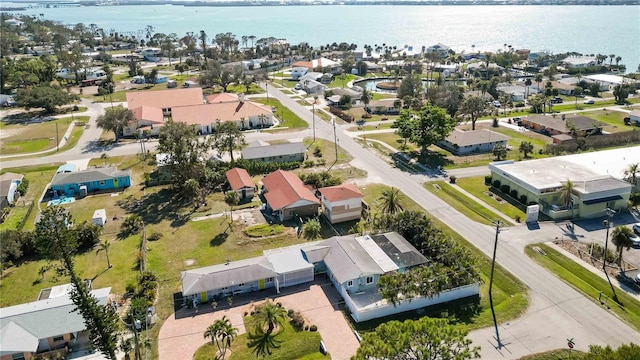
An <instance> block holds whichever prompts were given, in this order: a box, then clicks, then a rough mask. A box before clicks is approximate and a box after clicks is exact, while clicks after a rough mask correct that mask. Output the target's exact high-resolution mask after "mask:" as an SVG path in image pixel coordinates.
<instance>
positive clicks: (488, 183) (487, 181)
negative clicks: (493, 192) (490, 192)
mask: <svg viewBox="0 0 640 360" xmlns="http://www.w3.org/2000/svg"><path fill="white" fill-rule="evenodd" d="M484 184H485V185H491V175H487V176H485V177H484Z"/></svg>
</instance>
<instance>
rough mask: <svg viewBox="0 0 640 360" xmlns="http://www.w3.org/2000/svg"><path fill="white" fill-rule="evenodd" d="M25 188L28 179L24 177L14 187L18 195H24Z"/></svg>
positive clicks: (26, 187)
mask: <svg viewBox="0 0 640 360" xmlns="http://www.w3.org/2000/svg"><path fill="white" fill-rule="evenodd" d="M27 189H29V179H27V178H24V179H22V182H20V184H19V185H18V187H17V188H16V191H17V192H18V193H19V194H20V196H24V194H26V193H27Z"/></svg>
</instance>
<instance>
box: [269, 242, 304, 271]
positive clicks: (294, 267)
mask: <svg viewBox="0 0 640 360" xmlns="http://www.w3.org/2000/svg"><path fill="white" fill-rule="evenodd" d="M266 256H267V259H269V262H270V263H271V265H272V266H273V270H274V271H275V272H277V273H278V274H288V273H292V272H297V271H300V270H304V269H310V268H313V265H311V264H309V263H308V262H306V261H305V260H304V258H303V257H302V252H301V250H300V249H295V248H294V249H291V248H288V249H286V250H283V251H278V252H273V253H270V254H268V255H266Z"/></svg>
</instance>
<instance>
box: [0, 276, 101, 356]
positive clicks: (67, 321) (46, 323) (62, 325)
mask: <svg viewBox="0 0 640 360" xmlns="http://www.w3.org/2000/svg"><path fill="white" fill-rule="evenodd" d="M110 292H111V288H110V287H109V288H102V289H97V290H93V291H92V292H91V294H93V295H94V296H95V297H96V298H97V299H98V303H99V304H101V305H106V304H107V298H108V296H109V293H110ZM75 308H76V306H75V305H74V304H73V303H72V302H71V299H70V298H69V297H68V296H60V297H55V298H50V299H46V300H40V301H34V302H30V303H26V304H20V305H15V306H10V307H5V308H2V311H0V328H1V329H2V330H1V331H2V335H3V336H2V338H1V339H0V349H2V351H3V352H4V351H9V349H13V348H14V347H16V346H17V347H28V346H30V345H31V344H32V343H33V341H32V338H31V337H30V336H27V335H25V336H24V337H19V338H20V339H21V340H20V342H19V343H17V344H16V343H15V342H14V339H15V337H16V336H19V335H18V334H19V333H21V334H23V335H24V333H25V332H26V333H28V334H30V335H31V336H32V337H35V338H36V339H46V338H48V337H51V336H57V335H62V334H67V333H72V332H76V331H82V330H85V329H86V326H85V324H84V320H83V319H82V316H81V315H80V314H79V313H78V312H74V311H73V310H74V309H75ZM16 326H17V327H19V328H20V329H22V330H20V329H18V328H16ZM5 333H7V334H8V333H11V334H13V335H11V336H5ZM36 349H37V343H36V347H35V348H32V349H31V350H27V351H35V350H36Z"/></svg>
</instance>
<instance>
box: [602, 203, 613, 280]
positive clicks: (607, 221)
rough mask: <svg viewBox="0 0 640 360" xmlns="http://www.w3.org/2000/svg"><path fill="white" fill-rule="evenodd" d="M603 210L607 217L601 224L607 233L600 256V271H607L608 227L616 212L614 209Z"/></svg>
mask: <svg viewBox="0 0 640 360" xmlns="http://www.w3.org/2000/svg"><path fill="white" fill-rule="evenodd" d="M604 211H605V212H606V213H607V216H608V217H609V218H608V219H605V220H604V221H603V222H602V224H603V225H604V226H605V227H606V228H607V235H606V237H605V238H604V256H603V258H602V271H604V272H605V273H606V272H607V247H608V245H609V228H610V227H611V217H612V216H613V215H615V214H616V212H615V210H613V209H610V208H606V209H604Z"/></svg>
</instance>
